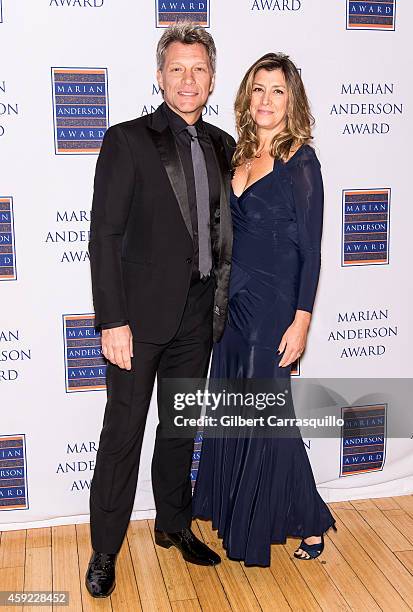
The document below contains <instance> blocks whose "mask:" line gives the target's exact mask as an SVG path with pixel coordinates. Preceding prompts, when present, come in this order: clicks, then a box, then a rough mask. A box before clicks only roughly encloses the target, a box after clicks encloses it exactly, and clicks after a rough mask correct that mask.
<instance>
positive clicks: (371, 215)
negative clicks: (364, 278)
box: [341, 189, 390, 267]
mask: <svg viewBox="0 0 413 612" xmlns="http://www.w3.org/2000/svg"><path fill="white" fill-rule="evenodd" d="M389 215H390V189H351V190H347V189H345V190H343V220H342V232H343V235H342V254H341V255H342V262H341V265H342V266H344V267H346V266H365V265H371V264H388V263H389V227H390V224H389V222H390V217H389Z"/></svg>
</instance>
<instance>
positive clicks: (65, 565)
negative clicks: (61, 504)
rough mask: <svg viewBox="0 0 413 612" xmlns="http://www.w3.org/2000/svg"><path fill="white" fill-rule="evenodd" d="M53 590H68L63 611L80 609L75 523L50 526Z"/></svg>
mask: <svg viewBox="0 0 413 612" xmlns="http://www.w3.org/2000/svg"><path fill="white" fill-rule="evenodd" d="M52 568H53V590H54V591H69V605H68V606H65V608H64V610H65V612H79V610H81V609H82V598H81V593H80V578H79V559H78V554H77V541H76V528H75V525H62V526H60V527H52Z"/></svg>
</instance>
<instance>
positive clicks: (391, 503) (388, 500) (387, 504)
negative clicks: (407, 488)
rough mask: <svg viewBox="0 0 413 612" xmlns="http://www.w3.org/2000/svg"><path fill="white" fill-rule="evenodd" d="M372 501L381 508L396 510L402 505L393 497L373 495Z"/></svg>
mask: <svg viewBox="0 0 413 612" xmlns="http://www.w3.org/2000/svg"><path fill="white" fill-rule="evenodd" d="M371 501H372V502H373V504H375V505H376V506H377V508H380V510H396V509H397V508H399V507H400V506H399V505H398V503H397V502H396V500H395V499H394V498H393V497H373V498H372V500H371Z"/></svg>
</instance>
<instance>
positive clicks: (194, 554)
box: [155, 528, 221, 565]
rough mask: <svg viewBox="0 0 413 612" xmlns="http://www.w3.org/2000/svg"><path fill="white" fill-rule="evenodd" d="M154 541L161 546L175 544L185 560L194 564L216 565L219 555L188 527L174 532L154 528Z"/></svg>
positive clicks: (166, 546) (219, 558)
mask: <svg viewBox="0 0 413 612" xmlns="http://www.w3.org/2000/svg"><path fill="white" fill-rule="evenodd" d="M155 542H156V544H157V545H158V546H162V547H163V548H170V547H171V546H176V548H178V550H180V551H181V553H182V556H183V558H184V559H185V561H188V562H189V563H195V564H196V565H218V563H221V557H220V556H219V555H217V554H216V553H215V552H214V551H213V550H211V549H210V548H208V546H207V545H206V544H204V543H203V542H201V540H198V538H197V537H196V536H195V535H194V534H193V533H192V531H191V530H190V529H188V528H185V529H181V531H177V532H175V533H169V532H166V531H160V530H159V529H155Z"/></svg>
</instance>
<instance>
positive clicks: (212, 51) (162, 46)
mask: <svg viewBox="0 0 413 612" xmlns="http://www.w3.org/2000/svg"><path fill="white" fill-rule="evenodd" d="M173 42H181V43H184V44H186V45H193V44H194V43H200V44H201V45H204V47H205V48H206V50H207V53H208V57H209V63H210V64H211V68H212V72H213V73H214V74H215V66H216V55H217V50H216V47H215V43H214V39H213V38H212V36H211V34H209V32H207V31H206V30H205V29H204V28H203V27H202V26H200V25H196V24H194V23H190V22H188V21H186V22H185V21H182V22H179V23H175V24H173V25H171V26H169V27H168V28H167V29H166V30H165V32H164V33H163V34H162V36H161V38H160V40H159V42H158V46H157V48H156V63H157V68H158V70H162V69H163V67H164V64H165V53H166V50H167V48H168V47H169V45H170V44H171V43H173Z"/></svg>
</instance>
